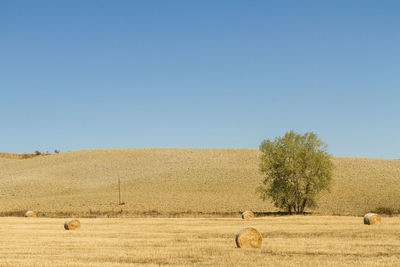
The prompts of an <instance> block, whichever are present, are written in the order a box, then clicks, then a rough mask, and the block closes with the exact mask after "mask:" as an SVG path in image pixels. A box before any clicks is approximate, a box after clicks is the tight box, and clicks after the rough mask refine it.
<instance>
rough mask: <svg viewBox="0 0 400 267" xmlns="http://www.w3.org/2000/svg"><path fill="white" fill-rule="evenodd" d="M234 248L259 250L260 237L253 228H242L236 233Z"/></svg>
mask: <svg viewBox="0 0 400 267" xmlns="http://www.w3.org/2000/svg"><path fill="white" fill-rule="evenodd" d="M235 241H236V246H237V247H238V248H261V243H262V236H261V234H260V232H258V231H257V230H256V229H255V228H253V227H244V228H242V229H240V230H239V231H238V232H237V233H236V238H235Z"/></svg>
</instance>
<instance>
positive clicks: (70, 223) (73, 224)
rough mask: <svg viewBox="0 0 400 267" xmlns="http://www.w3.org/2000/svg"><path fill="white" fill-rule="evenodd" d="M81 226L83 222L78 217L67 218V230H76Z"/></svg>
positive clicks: (65, 225) (65, 224)
mask: <svg viewBox="0 0 400 267" xmlns="http://www.w3.org/2000/svg"><path fill="white" fill-rule="evenodd" d="M80 227H81V223H80V222H79V221H78V220H77V219H73V218H71V219H67V220H66V221H65V223H64V228H65V230H75V229H79V228H80Z"/></svg>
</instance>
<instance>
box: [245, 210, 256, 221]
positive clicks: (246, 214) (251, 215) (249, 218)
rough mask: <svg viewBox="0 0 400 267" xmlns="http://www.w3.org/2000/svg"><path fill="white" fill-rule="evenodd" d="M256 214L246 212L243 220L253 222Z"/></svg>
mask: <svg viewBox="0 0 400 267" xmlns="http://www.w3.org/2000/svg"><path fill="white" fill-rule="evenodd" d="M254 217H255V216H254V213H253V212H252V211H249V210H246V211H245V212H243V213H242V219H243V220H252V219H254Z"/></svg>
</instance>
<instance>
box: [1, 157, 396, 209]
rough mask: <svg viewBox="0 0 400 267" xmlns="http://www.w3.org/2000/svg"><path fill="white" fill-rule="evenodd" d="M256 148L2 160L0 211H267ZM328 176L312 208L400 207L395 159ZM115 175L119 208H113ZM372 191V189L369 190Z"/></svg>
mask: <svg viewBox="0 0 400 267" xmlns="http://www.w3.org/2000/svg"><path fill="white" fill-rule="evenodd" d="M258 156H259V152H258V150H255V149H115V150H86V151H74V152H66V153H60V154H57V155H48V156H45V157H34V158H29V159H5V158H0V215H18V214H23V213H24V212H25V211H26V210H34V211H35V212H37V214H38V216H58V217H80V216H81V217H82V216H87V217H92V216H100V217H105V216H112V217H117V216H164V217H165V216H200V217H204V216H206V215H207V216H209V215H210V216H230V217H232V216H237V217H240V216H241V212H243V211H245V210H252V211H254V212H255V213H256V215H257V213H260V212H266V211H267V212H273V211H276V209H275V208H274V207H273V205H272V203H270V202H263V201H262V200H261V199H259V198H258V196H257V195H256V194H255V188H256V187H257V186H258V185H259V184H260V183H261V180H262V175H261V174H260V172H259V170H258V162H259V161H258V160H259V159H258ZM333 162H334V165H335V170H334V181H333V185H332V190H331V192H330V193H325V194H324V195H323V196H322V197H321V199H320V201H319V208H317V209H316V210H315V212H318V213H320V214H329V215H330V214H335V215H357V216H363V215H364V214H366V213H368V212H373V211H374V210H375V209H376V208H379V207H384V208H389V209H390V210H393V211H394V212H395V213H397V212H399V210H400V206H399V203H400V182H399V181H400V160H380V159H361V158H333ZM118 177H119V178H121V195H122V201H123V202H125V203H126V204H125V205H121V206H119V205H118ZM371 188H373V190H374V194H371Z"/></svg>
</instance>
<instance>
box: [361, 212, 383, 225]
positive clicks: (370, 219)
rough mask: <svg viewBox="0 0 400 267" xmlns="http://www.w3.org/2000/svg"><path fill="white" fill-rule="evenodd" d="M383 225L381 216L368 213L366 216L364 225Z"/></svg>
mask: <svg viewBox="0 0 400 267" xmlns="http://www.w3.org/2000/svg"><path fill="white" fill-rule="evenodd" d="M379 223H381V216H379V215H378V214H376V213H367V214H365V216H364V224H379Z"/></svg>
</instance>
